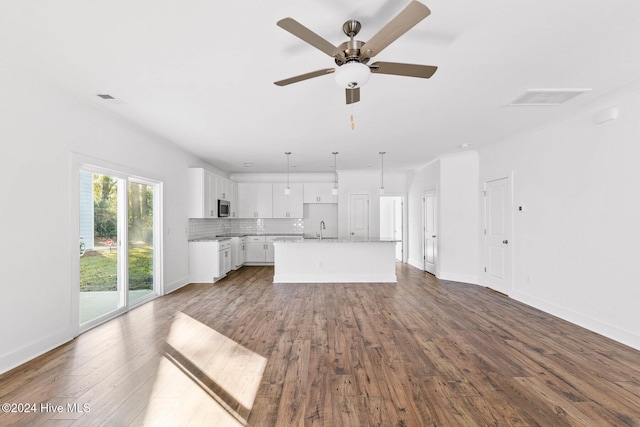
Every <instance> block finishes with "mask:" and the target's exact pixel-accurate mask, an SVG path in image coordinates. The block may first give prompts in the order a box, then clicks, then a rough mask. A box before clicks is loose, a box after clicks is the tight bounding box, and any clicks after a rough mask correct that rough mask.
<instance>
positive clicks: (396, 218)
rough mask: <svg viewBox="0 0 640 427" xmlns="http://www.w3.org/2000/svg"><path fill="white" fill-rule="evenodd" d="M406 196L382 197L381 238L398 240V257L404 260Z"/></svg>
mask: <svg viewBox="0 0 640 427" xmlns="http://www.w3.org/2000/svg"><path fill="white" fill-rule="evenodd" d="M403 236H404V198H403V197H400V196H381V197H380V239H383V240H396V241H397V243H396V259H397V260H399V261H402V262H404V238H403Z"/></svg>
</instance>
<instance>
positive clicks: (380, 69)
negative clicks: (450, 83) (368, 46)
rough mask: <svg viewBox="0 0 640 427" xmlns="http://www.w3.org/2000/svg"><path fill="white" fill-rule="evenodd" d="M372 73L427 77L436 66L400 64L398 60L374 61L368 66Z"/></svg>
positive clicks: (433, 71) (431, 74) (434, 70)
mask: <svg viewBox="0 0 640 427" xmlns="http://www.w3.org/2000/svg"><path fill="white" fill-rule="evenodd" d="M369 69H371V72H372V73H379V74H393V75H395V76H408V77H420V78H423V79H428V78H429V77H431V76H433V73H435V72H436V70H437V69H438V67H436V66H434V65H416V64H401V63H399V62H374V63H373V64H371V65H370V66H369Z"/></svg>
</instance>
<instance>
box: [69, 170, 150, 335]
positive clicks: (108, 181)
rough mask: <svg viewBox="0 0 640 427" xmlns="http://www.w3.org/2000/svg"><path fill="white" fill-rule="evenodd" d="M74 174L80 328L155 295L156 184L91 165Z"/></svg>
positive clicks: (94, 323) (117, 313) (89, 326)
mask: <svg viewBox="0 0 640 427" xmlns="http://www.w3.org/2000/svg"><path fill="white" fill-rule="evenodd" d="M79 175H80V176H79V187H80V188H79V195H80V197H79V201H80V204H79V226H80V249H81V250H80V262H79V270H80V272H79V281H80V283H79V285H80V286H79V288H80V289H79V290H80V297H79V323H80V330H81V331H83V330H87V329H90V328H92V327H93V326H96V325H98V324H100V323H102V322H104V321H105V320H108V319H111V318H113V317H115V316H117V315H119V314H121V313H123V312H125V311H127V310H129V309H130V308H132V307H135V306H137V305H140V304H142V303H144V302H146V301H149V300H150V299H153V298H155V297H156V296H157V295H158V293H159V292H158V286H157V284H158V283H159V280H158V279H159V270H160V268H159V266H160V263H159V256H158V253H159V251H158V248H159V246H160V245H159V240H158V239H159V236H160V235H161V233H160V232H159V230H160V222H159V215H158V214H157V213H158V212H160V197H159V194H160V191H159V189H160V184H159V183H158V182H155V181H151V180H146V179H142V178H138V177H131V176H127V175H123V174H119V173H117V172H113V171H104V170H100V169H98V168H91V167H85V168H82V169H81V170H80V173H79Z"/></svg>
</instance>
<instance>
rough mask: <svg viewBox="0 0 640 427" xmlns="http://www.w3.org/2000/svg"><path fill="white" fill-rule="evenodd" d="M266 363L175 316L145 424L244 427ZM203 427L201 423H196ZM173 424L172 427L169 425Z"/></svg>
mask: <svg viewBox="0 0 640 427" xmlns="http://www.w3.org/2000/svg"><path fill="white" fill-rule="evenodd" d="M266 363H267V359H266V358H264V357H262V356H260V355H259V354H256V353H254V352H252V351H251V350H249V349H247V348H245V347H243V346H242V345H240V344H238V343H236V342H235V341H233V340H231V339H229V338H227V337H225V336H224V335H222V334H220V333H219V332H217V331H215V330H214V329H211V328H210V327H208V326H206V325H204V324H202V323H201V322H199V321H197V320H195V319H193V318H192V317H190V316H187V315H186V314H184V313H177V314H176V317H175V319H174V321H173V323H172V325H171V329H170V332H169V335H168V337H167V345H166V349H165V354H164V358H163V359H162V361H161V363H160V365H159V367H158V374H157V376H156V380H155V384H154V386H153V391H152V393H151V396H150V399H149V404H148V406H147V410H146V413H145V414H144V419H143V420H140V421H142V423H143V424H145V425H151V424H153V425H172V422H176V421H178V422H180V423H181V424H183V425H184V424H185V420H189V422H188V424H189V425H206V423H211V422H213V421H215V425H216V426H223V425H229V426H239V425H246V420H247V418H248V417H249V413H250V412H251V408H252V407H253V402H254V400H255V397H256V394H257V392H258V387H259V386H260V382H261V381H262V374H263V372H264V369H265V367H266ZM200 422H203V423H205V424H199V423H200ZM173 425H175V424H173Z"/></svg>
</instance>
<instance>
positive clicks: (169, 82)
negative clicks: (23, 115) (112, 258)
mask: <svg viewBox="0 0 640 427" xmlns="http://www.w3.org/2000/svg"><path fill="white" fill-rule="evenodd" d="M408 3H409V1H408V0H403V1H400V0H397V1H389V0H367V1H365V0H352V1H348V2H347V1H339V0H325V1H320V0H317V1H312V2H301V1H299V0H298V1H294V0H274V1H269V2H267V1H265V0H236V1H229V2H215V1H210V0H187V1H184V0H183V1H178V0H134V1H132V0H110V1H103V0H102V1H98V0H75V1H73V0H57V1H50V0H39V1H38V0H32V1H29V0H3V1H2V2H0V51H1V52H3V58H2V61H3V62H4V61H11V62H12V63H14V64H16V65H17V66H20V67H22V68H23V69H25V70H29V71H31V72H34V73H37V74H38V75H39V76H40V77H41V78H43V79H46V80H49V81H50V82H52V83H54V84H56V85H58V86H60V87H62V88H63V89H64V90H67V91H70V93H72V94H73V96H76V97H79V98H80V99H82V100H84V101H86V102H88V103H92V104H93V105H96V106H98V108H103V109H106V110H109V111H110V112H113V113H115V114H118V115H120V116H123V117H124V118H126V119H128V120H130V121H131V122H133V123H135V124H137V125H139V126H141V127H143V128H145V129H147V130H149V131H151V132H153V133H154V134H156V135H158V136H160V137H162V138H164V139H166V140H169V141H171V142H173V143H175V144H178V145H180V146H182V147H184V148H185V149H187V150H188V151H190V152H192V153H194V154H196V155H198V156H200V157H202V158H203V159H205V160H207V161H208V162H209V163H211V164H212V165H214V166H217V167H219V168H221V169H223V170H225V171H227V172H283V171H284V170H285V168H286V156H285V154H284V152H285V151H291V152H293V154H292V155H291V163H292V165H295V166H296V169H294V171H298V172H329V171H330V170H331V166H332V165H333V156H332V155H331V152H332V151H338V152H340V155H339V156H338V169H352V170H357V169H366V168H367V167H374V168H378V167H379V164H380V159H379V157H380V156H379V155H378V152H379V151H386V152H387V155H386V156H385V169H387V168H388V169H390V170H391V169H410V168H415V167H417V166H419V165H421V164H424V163H426V162H428V161H429V160H431V159H433V158H434V157H435V156H437V155H439V154H443V153H448V152H453V151H456V150H459V149H460V148H459V146H460V145H461V144H465V143H466V144H471V147H472V148H473V147H477V146H479V145H481V144H486V143H488V142H492V141H495V140H497V139H500V138H502V137H504V136H507V135H511V134H513V133H517V132H522V131H524V130H528V129H532V128H535V127H539V126H541V125H543V124H544V123H546V122H548V121H549V120H555V119H556V118H557V117H558V116H559V115H562V114H563V113H567V112H570V111H571V109H575V108H577V107H578V106H580V105H584V104H585V103H589V102H593V101H595V100H597V99H601V98H602V97H603V96H606V95H607V94H608V93H611V92H613V91H615V90H616V89H618V88H620V87H623V86H624V85H629V84H630V83H633V82H637V81H638V79H639V78H640V2H637V1H634V0H612V1H602V0H601V1H594V0H563V1H557V0H537V1H531V0H519V1H514V0H487V1H483V2H479V1H477V0H430V1H426V0H425V1H424V3H425V4H426V5H427V6H428V7H429V8H430V9H431V15H430V16H429V17H427V18H426V19H425V20H423V21H422V22H420V23H419V24H418V25H417V26H415V27H414V28H413V29H412V30H410V31H409V32H408V33H407V34H405V35H404V36H402V37H401V38H400V39H398V40H396V41H395V42H394V43H393V44H391V46H389V47H388V48H387V49H385V50H384V51H383V52H382V53H380V54H379V55H378V56H376V58H375V60H378V61H392V62H408V63H415V64H427V65H437V66H438V67H439V69H438V71H437V72H436V74H435V75H434V76H433V77H432V78H431V79H428V80H424V79H416V78H410V77H397V76H388V75H380V74H376V75H373V76H372V77H371V79H370V80H369V82H368V83H367V85H366V86H364V87H363V88H362V89H361V102H359V103H357V104H354V105H353V106H346V105H345V100H344V90H343V89H340V88H339V87H338V86H336V85H335V83H334V81H333V77H332V76H331V75H329V76H323V77H319V78H315V79H311V80H307V81H304V82H300V83H296V84H293V85H289V86H285V87H278V86H275V85H274V84H273V82H274V81H276V80H281V79H284V78H287V77H291V76H294V75H297V74H302V73H305V72H309V71H313V70H317V69H321V68H328V67H332V66H334V65H335V64H334V63H333V62H332V59H331V58H330V57H328V56H326V55H325V54H324V53H322V52H320V51H318V50H316V49H315V48H313V47H311V46H309V45H307V44H305V43H304V42H302V41H301V40H299V39H297V38H296V37H294V36H293V35H291V34H289V33H288V32H286V31H284V30H283V29H281V28H279V27H277V26H276V22H277V21H278V20H279V19H281V18H284V17H287V16H290V17H292V18H294V19H296V20H297V21H299V22H300V23H302V24H303V25H305V26H307V27H308V28H310V29H311V30H313V31H314V32H316V33H318V34H319V35H321V36H323V37H324V38H326V39H327V40H329V41H330V42H332V43H334V44H336V45H337V44H340V43H342V42H343V41H346V36H344V34H343V33H342V30H341V27H342V23H343V22H344V21H346V20H347V19H358V20H359V21H361V23H362V26H363V28H362V30H361V32H360V34H359V35H358V37H357V39H359V40H363V41H367V40H368V39H369V38H371V36H373V34H375V33H376V32H377V31H378V30H379V29H380V28H381V27H382V26H383V25H384V24H385V23H386V22H387V21H389V20H390V19H391V18H393V17H394V16H395V15H396V14H397V13H398V12H399V11H400V10H402V9H403V8H404V7H405V6H406V5H407V4H408ZM533 88H536V89H537V88H590V89H592V90H591V91H590V92H588V93H586V94H583V95H580V96H578V97H576V98H574V99H572V100H571V101H568V102H567V103H565V104H563V105H561V106H557V107H522V106H519V107H513V106H505V105H506V104H507V103H509V102H510V101H511V100H513V99H514V98H516V97H517V96H519V95H521V94H522V93H523V92H524V91H525V90H527V89H533ZM98 93H108V94H111V95H112V96H114V97H116V98H117V99H118V101H117V102H114V101H104V100H101V99H100V98H98V97H97V96H96V94H98ZM0 102H2V101H1V100H0ZM351 114H353V115H354V117H355V130H352V129H351V126H350V115H351ZM244 162H252V163H253V164H254V166H253V167H252V168H251V169H247V168H244V167H243V163H244Z"/></svg>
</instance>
